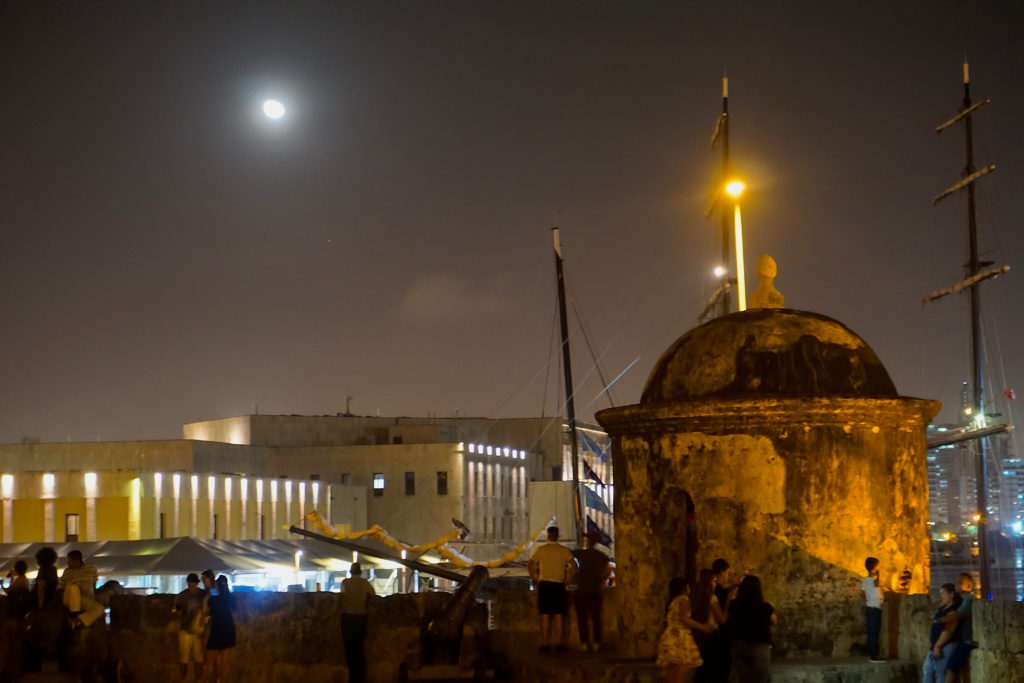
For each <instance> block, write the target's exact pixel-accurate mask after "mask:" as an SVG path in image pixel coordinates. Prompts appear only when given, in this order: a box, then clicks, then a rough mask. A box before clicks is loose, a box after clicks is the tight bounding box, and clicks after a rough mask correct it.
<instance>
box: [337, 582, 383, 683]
mask: <svg viewBox="0 0 1024 683" xmlns="http://www.w3.org/2000/svg"><path fill="white" fill-rule="evenodd" d="M349 574H350V575H351V576H350V577H349V578H347V579H345V580H344V581H342V582H341V639H342V640H343V641H344V642H345V665H346V666H348V680H349V681H350V682H351V683H364V681H365V680H366V655H365V653H364V651H363V647H364V645H365V643H366V632H367V625H368V624H367V614H366V603H367V602H368V601H369V599H370V596H371V595H376V592H375V591H374V590H373V585H372V584H371V583H370V582H369V581H367V580H366V579H364V578H363V568H362V567H360V566H359V563H358V562H353V563H352V567H351V568H350V569H349Z"/></svg>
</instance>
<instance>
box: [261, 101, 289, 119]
mask: <svg viewBox="0 0 1024 683" xmlns="http://www.w3.org/2000/svg"><path fill="white" fill-rule="evenodd" d="M263 113H264V114H266V115H267V118H271V119H279V118H281V117H282V116H284V105H283V104H281V103H280V102H278V101H277V100H267V101H266V102H264V103H263Z"/></svg>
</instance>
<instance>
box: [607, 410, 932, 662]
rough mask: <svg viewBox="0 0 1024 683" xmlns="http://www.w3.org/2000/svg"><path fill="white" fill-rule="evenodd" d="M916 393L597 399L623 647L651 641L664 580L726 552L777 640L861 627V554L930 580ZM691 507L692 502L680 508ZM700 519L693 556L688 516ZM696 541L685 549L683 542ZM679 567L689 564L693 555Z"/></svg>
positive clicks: (828, 638) (783, 644) (893, 577)
mask: <svg viewBox="0 0 1024 683" xmlns="http://www.w3.org/2000/svg"><path fill="white" fill-rule="evenodd" d="M937 407H938V406H937V404H936V403H934V402H931V401H920V400H916V399H903V398H893V399H867V398H809V399H767V398H761V399H751V400H741V399H732V400H726V399H712V400H692V401H673V402H663V403H655V404H641V405H636V406H627V407H624V408H616V409H612V410H606V411H602V412H601V413H600V414H599V416H598V419H599V420H600V421H601V423H602V424H603V425H604V426H605V427H606V428H607V429H608V431H609V433H610V434H611V436H612V439H613V444H614V445H613V457H614V461H615V472H616V484H617V486H616V491H615V494H616V500H615V505H616V538H617V545H618V547H617V548H616V561H617V563H618V564H619V565H620V566H623V567H628V568H629V571H625V572H623V573H622V576H621V578H620V582H619V583H620V587H621V590H622V591H623V592H624V593H625V596H624V601H626V602H628V603H629V604H630V605H631V606H632V607H631V612H632V614H631V615H630V627H629V629H627V631H626V632H624V633H623V634H622V636H623V645H624V647H625V650H626V652H627V653H629V654H631V655H637V656H650V655H652V654H653V653H654V648H655V646H656V642H657V636H658V632H659V629H660V625H661V616H662V610H663V607H664V600H665V592H666V587H667V585H668V581H669V579H671V578H672V577H673V576H676V575H683V574H685V573H687V570H688V569H690V570H691V571H692V568H693V567H707V566H709V565H710V564H711V561H712V560H713V559H715V558H716V557H724V558H727V559H728V560H729V561H730V562H731V563H732V566H733V571H734V578H738V577H739V576H742V575H743V574H756V575H758V576H759V577H760V578H761V580H762V584H763V587H764V591H765V597H766V599H767V600H768V601H769V602H772V603H773V604H774V605H775V607H776V609H777V610H778V611H779V612H780V613H784V614H788V615H791V617H790V618H789V619H780V622H779V625H778V627H777V629H776V636H777V639H778V643H777V650H778V652H779V653H780V654H783V655H789V656H800V655H803V656H809V655H819V656H821V655H825V656H833V655H834V656H846V655H849V654H851V653H855V652H857V643H859V642H860V640H861V639H862V636H861V634H860V632H861V630H862V628H863V627H862V625H861V624H862V619H863V617H862V616H861V615H860V609H859V605H860V604H862V603H861V602H860V600H861V593H860V580H861V578H862V576H863V566H864V564H863V563H864V558H865V557H868V556H872V555H873V556H876V557H879V558H881V560H882V563H883V567H882V569H883V574H882V581H883V584H884V585H885V587H887V588H896V587H897V583H898V578H899V574H900V573H901V572H902V571H904V570H909V571H910V572H911V574H912V580H911V582H910V586H909V588H910V590H911V592H920V591H924V590H927V586H928V539H927V533H926V529H927V526H926V525H927V514H928V494H927V477H926V474H927V473H926V469H925V457H924V456H925V448H926V447H925V441H924V424H925V423H926V421H927V420H928V419H929V418H930V417H931V415H932V412H933V411H934V410H935V409H936V408H937ZM691 505H692V510H688V508H689V507H690V506H691ZM688 520H691V529H693V530H695V532H696V558H695V561H693V560H691V561H690V562H689V563H688V562H687V557H686V546H687V543H686V525H687V521H688ZM691 547H693V546H691ZM688 565H689V567H688Z"/></svg>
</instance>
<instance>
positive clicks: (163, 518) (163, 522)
mask: <svg viewBox="0 0 1024 683" xmlns="http://www.w3.org/2000/svg"><path fill="white" fill-rule="evenodd" d="M159 537H160V538H167V515H166V514H165V513H163V512H161V513H160V536H159Z"/></svg>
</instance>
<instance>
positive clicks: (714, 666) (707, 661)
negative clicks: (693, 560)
mask: <svg viewBox="0 0 1024 683" xmlns="http://www.w3.org/2000/svg"><path fill="white" fill-rule="evenodd" d="M717 584H718V577H717V576H716V575H715V573H714V572H712V571H711V570H710V569H701V570H700V572H699V573H698V574H697V584H696V585H695V586H694V587H693V593H692V595H691V596H690V613H691V616H692V617H693V620H694V621H696V622H699V623H701V624H714V625H715V626H716V627H718V628H721V626H722V625H723V624H725V610H723V609H722V605H721V604H720V603H719V602H718V598H716V597H715V587H716V586H717ZM719 636H720V633H719V632H718V630H717V629H716V630H715V631H713V632H711V633H707V632H705V631H704V630H703V629H698V630H695V631H694V632H693V639H694V640H695V641H697V649H698V650H700V656H701V659H703V660H704V663H703V664H701V665H700V667H699V668H698V669H697V673H696V675H695V676H694V680H696V681H698V683H700V682H701V681H717V680H720V679H721V678H723V676H722V675H721V674H720V672H721V671H723V669H722V666H721V662H719V661H718V660H719V659H721V651H722V648H721V646H720V644H719V643H717V642H716V640H715V639H716V638H717V637H719Z"/></svg>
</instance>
